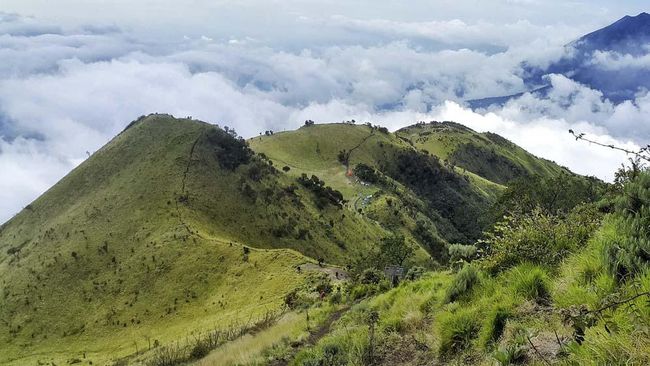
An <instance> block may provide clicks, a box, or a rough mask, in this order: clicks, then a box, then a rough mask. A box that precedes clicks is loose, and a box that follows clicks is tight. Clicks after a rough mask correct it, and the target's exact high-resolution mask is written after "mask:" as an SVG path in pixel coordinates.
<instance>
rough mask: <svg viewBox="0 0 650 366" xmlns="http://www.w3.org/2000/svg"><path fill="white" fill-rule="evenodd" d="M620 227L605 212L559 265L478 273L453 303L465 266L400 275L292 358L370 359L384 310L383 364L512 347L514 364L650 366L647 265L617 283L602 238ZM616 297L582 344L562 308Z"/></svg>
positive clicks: (478, 361) (487, 358) (489, 360)
mask: <svg viewBox="0 0 650 366" xmlns="http://www.w3.org/2000/svg"><path fill="white" fill-rule="evenodd" d="M619 230H620V229H619V228H618V227H617V226H616V224H615V223H614V221H613V220H610V218H606V219H605V220H604V222H603V225H602V227H601V228H600V229H599V230H598V231H597V232H596V234H595V235H594V237H592V238H591V240H590V241H589V243H588V244H587V245H586V246H585V247H584V248H582V249H581V251H580V252H578V253H575V254H573V255H571V256H569V257H568V258H566V260H564V261H563V263H562V265H561V266H560V268H559V269H557V268H551V267H546V266H543V265H541V266H534V265H530V264H521V265H518V266H516V267H514V268H511V269H509V270H507V271H505V272H502V273H501V274H499V275H497V276H489V275H487V274H485V273H482V272H478V280H477V282H476V283H475V285H474V286H473V287H470V289H467V290H464V291H462V292H461V295H460V296H459V297H458V299H457V300H455V301H453V302H448V301H447V300H446V294H447V293H448V289H449V288H454V281H455V278H460V277H462V276H461V275H460V274H456V275H453V274H451V273H449V272H434V273H429V274H427V275H426V276H425V277H424V278H422V279H420V280H417V281H414V282H410V283H403V284H401V285H400V286H399V287H398V288H395V289H392V290H390V291H388V292H387V293H384V294H381V295H378V296H375V297H372V298H370V299H367V300H365V301H363V302H362V303H360V304H358V305H356V306H355V307H353V308H352V310H351V311H350V312H349V313H348V314H347V315H346V316H345V317H343V318H342V319H341V321H340V322H339V323H338V324H337V325H336V326H335V327H334V329H333V330H332V331H331V332H330V333H329V334H328V335H327V336H326V337H324V338H323V339H322V340H321V341H320V342H319V343H318V344H317V345H316V346H315V347H311V348H308V349H305V350H302V351H301V353H300V354H299V355H298V357H297V358H296V360H295V361H294V362H293V363H292V365H301V364H303V363H306V362H307V361H313V360H320V359H323V358H324V357H325V356H324V355H325V353H326V352H329V354H332V353H333V352H332V349H335V350H336V351H337V352H336V354H337V355H339V356H338V357H339V361H341V360H344V362H343V363H342V364H359V363H363V362H364V361H363V360H364V357H367V354H368V349H369V344H368V342H369V339H370V336H369V332H368V329H369V326H368V320H367V319H368V314H369V313H370V312H371V311H376V312H377V313H378V315H379V320H378V322H377V325H376V329H377V331H376V335H375V342H376V343H375V347H376V348H375V352H376V355H377V357H378V359H379V362H378V363H377V364H378V365H394V364H404V365H406V364H409V365H410V364H428V363H429V362H431V361H432V360H437V361H438V362H440V363H441V364H451V365H461V364H462V365H494V364H496V361H497V357H502V356H504V355H505V354H508V353H510V354H511V355H518V357H519V359H518V360H516V361H513V364H530V365H548V364H560V365H592V364H593V365H623V364H625V365H647V364H648V362H650V338H648V336H647V334H648V324H650V303H649V302H648V300H647V296H640V297H638V298H636V297H635V295H636V296H638V294H643V293H646V292H648V291H650V272H649V271H648V270H647V269H646V270H645V271H644V272H642V273H641V274H640V275H639V276H638V277H637V278H633V279H630V280H628V281H626V282H622V283H616V281H615V279H614V278H613V276H612V275H611V273H609V271H608V269H607V259H606V258H605V256H604V255H603V253H604V252H605V246H606V244H605V243H607V242H612V241H615V240H620V237H621V236H622V235H623V234H622V233H620V231H619ZM455 288H458V287H455ZM540 299H541V301H540ZM612 299H616V301H621V303H622V305H621V306H612V307H607V308H605V310H603V311H602V313H600V314H599V316H594V318H593V319H592V321H593V322H592V323H590V324H589V326H588V327H587V330H586V334H585V338H584V342H583V343H582V344H578V343H577V342H575V341H574V329H573V328H572V325H571V323H570V322H566V321H565V319H564V318H563V312H566V311H567V310H570V311H571V313H573V314H575V312H576V311H577V310H578V309H581V308H584V309H591V310H593V309H599V308H604V304H612V301H613V300H612ZM621 299H623V300H621ZM624 299H634V300H633V301H631V302H623V301H625V300H624ZM498 319H501V321H499V320H498ZM531 344H533V345H534V348H533V346H531ZM460 345H462V347H461V346H460ZM326 350H327V351H326ZM505 364H508V363H505Z"/></svg>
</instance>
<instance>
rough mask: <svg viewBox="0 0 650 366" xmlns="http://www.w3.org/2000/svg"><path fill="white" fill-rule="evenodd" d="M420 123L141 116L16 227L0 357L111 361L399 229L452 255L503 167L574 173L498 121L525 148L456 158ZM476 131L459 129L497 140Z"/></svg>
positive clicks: (0, 271) (0, 237)
mask: <svg viewBox="0 0 650 366" xmlns="http://www.w3.org/2000/svg"><path fill="white" fill-rule="evenodd" d="M422 128H423V127H421V126H418V127H413V129H403V130H400V131H399V132H397V133H396V134H392V133H389V132H387V131H384V130H383V129H380V128H376V127H372V126H366V125H359V126H355V125H350V124H326V125H313V126H306V127H302V128H300V129H298V130H296V131H290V132H283V133H276V134H273V135H272V136H261V137H255V138H252V139H250V140H249V141H248V144H247V143H246V142H245V141H243V140H242V139H238V138H236V136H235V134H234V133H233V132H232V131H224V130H222V129H220V128H217V127H215V126H214V125H210V124H207V123H203V122H199V121H193V120H188V119H175V118H173V117H171V116H168V115H150V116H148V117H143V118H140V119H139V120H137V121H134V123H132V124H130V125H129V126H128V127H127V128H126V129H125V130H124V131H123V132H122V133H120V134H119V135H118V136H116V137H115V138H114V139H113V140H112V141H111V142H109V143H108V144H107V145H106V146H104V147H103V148H102V149H100V150H99V151H97V152H96V153H95V154H93V155H92V156H91V157H90V158H89V159H87V160H86V161H85V162H83V163H82V164H80V165H79V166H78V167H77V168H76V169H74V170H73V171H72V172H71V173H70V174H68V175H67V176H66V177H64V178H63V179H62V180H61V181H60V182H59V183H57V184H56V185H55V186H53V187H52V188H51V189H50V190H48V191H47V192H46V193H45V194H43V195H42V196H41V197H39V198H38V199H37V200H35V201H34V202H32V203H31V204H30V205H28V206H27V207H26V208H25V209H24V210H23V211H21V212H20V213H19V214H17V215H16V216H15V217H14V218H12V219H11V220H10V221H8V222H7V223H5V224H4V225H2V227H0V278H1V279H2V282H1V283H0V285H1V287H0V349H2V350H3V352H0V364H10V365H22V364H35V363H37V362H53V363H56V364H60V363H62V362H68V361H69V360H72V359H74V358H76V357H80V355H82V354H83V355H84V358H85V357H86V356H87V357H88V358H89V359H92V360H94V362H95V364H111V362H113V361H115V360H117V359H119V358H121V357H126V356H129V355H130V354H133V353H134V352H135V350H137V349H138V344H140V347H143V345H144V344H145V343H150V342H151V340H152V339H154V340H156V341H159V342H161V343H162V344H168V343H169V342H173V341H174V340H177V339H179V338H182V337H186V336H187V334H189V333H191V332H193V331H196V330H201V329H208V328H209V327H211V326H213V325H214V324H216V323H225V322H231V321H233V319H246V318H251V317H253V316H259V315H260V314H262V313H264V312H265V311H267V310H268V309H269V308H275V307H279V306H280V305H281V304H282V303H283V301H284V296H285V295H286V294H287V293H288V292H289V291H291V290H292V289H293V288H295V287H296V286H299V285H300V284H301V283H303V282H304V281H305V279H306V277H307V276H308V274H307V273H300V272H298V271H296V269H295V268H296V267H297V266H299V265H301V264H304V263H310V262H315V261H317V260H324V261H325V262H327V263H330V264H331V265H338V266H345V265H347V264H349V261H350V259H351V258H353V257H356V256H358V255H361V254H363V253H367V252H369V251H371V250H374V248H376V247H377V243H378V242H379V241H380V240H381V239H382V238H383V237H386V236H389V235H391V233H399V234H402V235H404V236H405V237H406V240H407V243H409V245H412V246H414V248H415V252H416V255H415V256H414V258H413V259H412V262H413V263H412V264H419V265H423V266H434V265H435V263H438V264H440V263H444V261H446V260H447V247H448V246H449V245H450V244H453V243H456V242H466V243H470V242H471V241H473V240H475V239H477V238H478V237H479V236H480V233H481V228H482V227H485V226H484V224H483V223H482V222H481V220H482V219H483V216H484V214H485V212H486V210H488V208H489V207H490V205H491V204H492V203H494V202H495V200H496V198H497V195H498V194H499V192H501V191H502V190H503V188H504V186H503V185H502V183H503V182H505V180H507V179H510V178H512V177H516V176H518V175H520V174H523V173H522V170H521V169H523V170H525V173H526V174H527V173H531V172H533V173H535V174H544V175H547V176H551V175H553V174H556V173H557V172H560V171H563V169H562V168H559V167H557V166H555V165H553V164H552V163H550V162H546V161H541V160H539V159H537V160H535V159H536V158H534V157H532V156H531V155H529V154H528V155H526V154H523V153H522V151H523V150H521V149H520V148H518V147H516V146H515V145H509V144H505V143H502V142H501V141H499V142H494V141H493V140H494V139H495V138H494V137H493V139H492V140H490V141H493V142H494V144H495V145H498V148H495V151H497V152H496V153H495V154H497V155H498V156H501V157H502V159H511V160H508V161H510V163H509V164H506V165H503V164H502V160H499V159H497V160H492V159H490V158H488V159H487V160H485V162H486V164H488V166H489V164H490V163H493V162H495V163H494V166H495V167H496V168H495V170H494V173H489V174H488V173H485V171H481V170H476V169H474V168H473V167H474V166H473V165H472V161H471V160H468V159H464V160H463V158H462V156H464V155H462V154H460V155H459V156H461V155H462V156H461V157H458V158H457V160H454V161H456V162H455V163H453V164H450V163H446V162H444V157H443V156H442V153H440V154H441V155H432V154H429V153H427V152H422V151H421V150H422V149H426V150H428V151H431V152H434V153H435V152H436V151H440V152H441V151H443V150H444V149H447V150H445V151H451V150H450V149H449V147H448V145H445V146H444V147H441V148H439V149H438V150H436V147H435V146H433V145H435V143H432V142H431V140H427V141H424V140H417V139H415V140H414V135H413V134H415V133H416V132H414V131H416V130H419V129H422ZM418 133H419V132H418ZM437 133H438V135H439V136H444V135H445V132H443V131H438V132H437ZM464 133H466V134H467V136H464V135H463V133H461V132H459V131H456V130H455V131H454V132H453V134H450V136H454V137H453V139H454V140H453V141H457V140H458V139H459V141H463V143H468V142H467V141H470V142H471V141H474V140H476V139H481V144H482V145H481V148H485V146H489V145H488V141H486V140H485V139H484V138H483V135H480V136H479V137H477V135H476V133H474V132H473V131H465V132H464ZM459 136H460V137H459ZM446 141H447V140H446ZM450 141H451V140H450ZM248 145H249V146H250V148H249V147H248ZM453 154H454V152H451V155H453ZM451 155H448V156H451ZM454 164H455V165H456V166H454ZM285 166H286V167H287V168H284V167H285ZM465 166H466V168H465V169H466V170H467V171H464V170H463V169H459V167H463V168H464V167H465ZM502 166H506V168H503V169H502ZM513 166H519V167H520V168H521V169H519V168H517V169H514V168H513V169H511V167H513ZM526 169H528V170H526ZM303 174H304V175H303ZM360 175H362V176H363V179H361V177H360ZM312 176H317V177H318V179H317V178H315V177H314V178H312ZM490 177H493V178H494V177H496V178H498V179H496V178H495V179H496V180H497V181H499V182H494V181H490V180H489V178H490ZM330 187H331V188H330ZM339 192H340V196H339Z"/></svg>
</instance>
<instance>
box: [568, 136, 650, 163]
mask: <svg viewBox="0 0 650 366" xmlns="http://www.w3.org/2000/svg"><path fill="white" fill-rule="evenodd" d="M569 133H570V134H571V135H573V137H575V138H576V140H582V141H587V142H589V143H592V144H595V145H598V146H602V147H607V148H610V149H613V150H618V151H622V152H624V153H626V154H631V155H634V156H636V157H638V158H639V159H643V160H645V161H648V162H650V155H648V154H649V153H650V145H648V146H646V147H643V148H641V149H640V150H638V151H634V150H629V149H626V148H623V147H619V146H616V145H612V144H603V143H601V142H598V141H594V140H591V139H588V138H586V137H585V134H584V133H576V132H574V131H573V130H569Z"/></svg>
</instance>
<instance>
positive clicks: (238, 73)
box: [0, 14, 650, 222]
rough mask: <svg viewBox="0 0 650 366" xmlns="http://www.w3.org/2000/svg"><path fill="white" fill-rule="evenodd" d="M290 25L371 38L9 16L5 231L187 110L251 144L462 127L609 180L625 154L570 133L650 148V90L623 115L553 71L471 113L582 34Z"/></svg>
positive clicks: (448, 24)
mask: <svg viewBox="0 0 650 366" xmlns="http://www.w3.org/2000/svg"><path fill="white" fill-rule="evenodd" d="M294 20H295V22H303V23H304V22H307V23H310V24H313V26H315V27H328V29H331V33H332V34H334V35H337V34H346V33H349V32H354V33H355V34H356V36H357V37H359V38H360V39H361V38H363V39H365V41H364V42H362V43H360V44H332V43H336V42H334V41H332V40H330V41H329V42H325V43H322V42H321V43H319V44H321V45H322V44H325V45H322V46H319V47H311V46H309V45H303V47H299V48H296V47H295V45H294V46H292V47H289V48H282V47H273V46H270V45H268V44H265V43H264V42H262V41H260V40H259V39H257V38H255V37H222V38H216V37H211V36H209V35H205V36H199V35H188V36H187V37H185V38H178V39H176V38H172V39H165V38H155V37H154V38H150V37H145V36H142V35H141V34H136V33H131V32H129V31H125V30H123V29H120V28H118V27H116V26H113V25H109V26H92V27H89V26H84V25H83V24H81V25H75V26H65V27H60V26H57V25H51V24H50V23H45V22H40V21H38V20H37V19H35V18H26V17H22V16H18V15H11V14H0V57H1V58H2V59H3V63H2V64H0V171H2V179H1V180H0V222H2V221H4V220H6V219H8V218H10V217H11V216H12V215H13V214H15V213H16V212H18V211H19V210H20V209H21V208H22V207H24V206H25V205H27V204H28V203H29V202H30V201H31V200H33V199H34V198H36V197H37V196H38V195H39V194H41V193H43V192H44V191H45V190H46V189H47V188H48V187H50V186H51V185H52V184H54V183H55V182H56V181H57V180H58V179H60V178H61V177H62V176H63V175H65V174H66V173H67V172H68V171H69V170H70V169H72V168H73V167H74V166H76V165H77V164H79V163H80V162H81V161H83V159H85V158H86V156H87V153H89V152H90V153H92V152H93V151H95V150H97V149H98V148H99V147H101V146H102V145H103V144H105V143H106V142H107V141H108V140H109V139H110V138H111V137H112V136H114V135H115V134H116V133H118V132H119V131H120V130H122V129H123V128H124V126H126V124H128V123H129V122H130V121H131V120H133V119H135V118H137V117H138V116H140V115H142V114H148V113H152V112H165V113H171V114H174V115H177V116H188V115H191V116H193V117H195V118H198V119H202V120H205V121H209V122H213V123H218V124H220V125H222V126H223V125H228V126H231V127H234V128H235V129H236V130H237V131H238V132H239V133H240V134H241V135H243V136H246V137H251V136H255V135H257V134H258V133H259V132H261V131H264V130H268V129H272V130H283V129H293V128H296V127H298V126H300V125H301V124H302V121H304V120H306V119H313V120H315V121H318V122H336V121H341V120H347V119H351V118H354V119H356V120H358V121H372V122H373V123H377V124H382V125H385V126H388V127H390V128H391V129H393V130H394V129H397V128H400V127H403V126H406V125H410V124H413V123H415V122H417V121H429V120H453V121H457V122H460V123H463V124H466V125H467V126H469V127H471V128H474V129H476V130H478V131H493V132H496V133H499V134H502V135H503V136H505V137H507V138H509V139H511V140H512V141H514V142H515V143H517V144H519V145H521V146H523V147H524V148H526V149H528V150H530V151H531V152H533V153H535V154H537V155H539V156H542V157H545V158H548V159H551V160H555V161H556V162H558V163H560V164H562V165H566V166H568V167H569V168H571V169H573V170H574V171H576V172H579V173H583V174H591V175H597V176H599V177H601V178H603V179H611V178H612V176H613V172H614V170H615V169H616V168H617V167H618V166H619V165H620V163H621V162H623V161H624V160H625V156H622V155H620V154H617V153H615V152H612V151H609V150H607V149H602V148H598V147H594V146H589V145H588V144H584V143H579V142H576V141H574V140H573V139H572V137H571V136H570V135H569V134H568V133H567V130H568V129H569V128H573V129H575V130H577V131H583V132H587V133H590V135H591V136H592V137H593V138H596V139H598V140H599V141H603V142H607V143H617V144H619V145H623V146H627V147H630V148H634V147H635V146H636V145H638V144H642V143H643V141H645V140H646V139H647V138H648V137H650V126H649V125H648V124H647V123H645V121H647V120H648V119H649V118H648V117H650V96H648V94H647V92H640V93H639V94H638V96H637V98H636V99H635V100H633V101H630V102H626V103H623V104H619V105H614V104H612V103H611V102H609V101H607V100H606V99H605V98H603V96H602V93H600V92H599V91H598V90H592V89H590V88H588V87H586V86H583V85H580V84H577V83H575V82H573V81H571V80H570V79H567V78H566V77H563V76H560V75H550V76H548V82H549V83H551V84H552V85H553V86H554V88H553V89H552V91H551V92H550V93H549V94H548V95H545V96H543V97H542V96H538V95H535V94H524V95H522V96H521V97H519V98H517V99H514V100H511V101H510V102H508V103H507V104H506V105H505V106H503V107H499V108H493V109H490V110H486V111H481V112H480V113H476V112H472V111H471V110H469V109H467V108H466V107H464V101H466V100H469V99H476V98H484V97H491V96H498V95H509V94H514V93H519V92H522V91H524V90H525V86H524V83H523V80H522V73H523V71H522V70H521V66H520V65H521V63H522V61H528V62H529V63H533V64H538V65H540V66H543V65H546V64H548V63H550V62H551V61H553V60H555V59H558V58H559V57H561V56H562V55H563V54H564V52H566V50H565V49H564V48H563V47H562V44H564V43H565V42H566V41H567V39H565V36H563V35H562V34H573V33H575V34H576V35H579V34H580V33H579V32H580V31H581V30H579V29H574V28H570V27H564V28H563V27H557V28H555V27H550V28H549V27H548V26H535V25H534V24H532V23H530V22H528V21H521V22H513V23H510V25H506V26H505V28H504V26H500V25H496V24H491V23H486V22H480V21H477V22H474V23H464V22H460V21H454V20H449V21H439V22H438V21H436V22H431V21H418V22H411V23H409V22H405V21H387V20H381V19H375V20H368V19H355V18H351V17H343V16H327V17H324V18H320V19H317V20H314V19H313V17H305V16H304V15H299V14H298V15H296V16H295V19H294ZM429 41H430V42H434V43H435V44H434V43H427V42H429ZM440 44H444V45H445V47H442V48H441V47H440ZM598 57H600V58H599V59H597V60H595V61H594V62H602V63H606V64H608V65H614V64H616V63H618V64H620V63H621V62H626V63H630V62H632V63H635V64H637V63H640V62H646V61H645V60H636V59H635V60H631V61H630V60H627V59H625V57H624V56H621V57H618V56H616V57H614V56H609V55H599V56H598ZM612 57H614V58H612ZM616 65H617V64H616ZM611 67H614V66H611Z"/></svg>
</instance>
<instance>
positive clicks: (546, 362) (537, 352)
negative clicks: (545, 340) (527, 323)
mask: <svg viewBox="0 0 650 366" xmlns="http://www.w3.org/2000/svg"><path fill="white" fill-rule="evenodd" d="M526 339H527V340H528V343H530V346H531V347H533V350H534V351H535V354H537V356H538V357H539V358H540V359H541V360H542V361H544V363H545V364H546V365H550V364H551V363H550V362H548V360H547V359H546V358H544V356H542V354H541V353H540V352H539V350H538V349H537V347H535V345H534V344H533V341H531V340H530V336H529V335H528V334H526Z"/></svg>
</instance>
